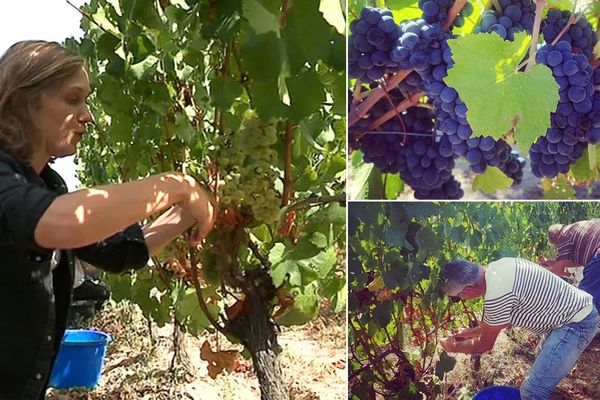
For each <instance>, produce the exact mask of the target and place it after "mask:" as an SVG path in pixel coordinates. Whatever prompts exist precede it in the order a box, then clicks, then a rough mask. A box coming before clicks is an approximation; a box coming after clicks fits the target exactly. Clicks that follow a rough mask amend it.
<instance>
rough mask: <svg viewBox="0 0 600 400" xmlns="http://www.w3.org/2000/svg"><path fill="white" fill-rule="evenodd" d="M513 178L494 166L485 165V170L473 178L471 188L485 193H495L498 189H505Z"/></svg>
mask: <svg viewBox="0 0 600 400" xmlns="http://www.w3.org/2000/svg"><path fill="white" fill-rule="evenodd" d="M512 183H513V180H512V179H510V178H509V177H508V176H506V175H505V174H504V172H502V171H500V169H498V168H496V167H487V169H486V171H485V172H484V173H483V174H481V175H477V176H476V177H475V179H474V180H473V190H475V191H476V190H479V189H481V190H482V191H484V192H486V193H490V194H493V193H496V192H497V191H498V190H501V189H506V188H507V187H509V186H510V185H512Z"/></svg>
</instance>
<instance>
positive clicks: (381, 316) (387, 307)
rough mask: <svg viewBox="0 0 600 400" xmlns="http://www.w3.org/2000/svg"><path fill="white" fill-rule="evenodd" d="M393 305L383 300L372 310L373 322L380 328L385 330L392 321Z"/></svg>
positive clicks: (389, 301)
mask: <svg viewBox="0 0 600 400" xmlns="http://www.w3.org/2000/svg"><path fill="white" fill-rule="evenodd" d="M393 311H394V303H392V301H391V300H385V301H384V302H382V303H379V304H377V306H375V310H373V321H374V322H375V323H376V324H377V325H379V326H380V327H382V328H385V327H386V326H387V325H388V324H389V323H390V321H391V319H392V312H393Z"/></svg>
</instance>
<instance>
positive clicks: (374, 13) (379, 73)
mask: <svg viewBox="0 0 600 400" xmlns="http://www.w3.org/2000/svg"><path fill="white" fill-rule="evenodd" d="M399 37H400V29H399V28H398V25H396V23H395V22H394V18H393V16H392V12H391V11H390V10H388V9H387V8H376V7H364V8H363V9H362V11H361V13H360V18H359V19H357V20H354V21H352V23H351V24H350V37H349V38H348V74H349V75H350V76H351V77H353V78H357V79H360V80H361V81H362V82H373V81H376V80H378V79H381V78H382V77H383V76H384V74H385V73H386V70H387V69H388V68H392V69H394V68H395V69H397V64H395V63H394V62H392V61H391V60H390V59H389V54H388V53H389V52H390V51H391V50H392V49H393V48H394V46H395V45H396V41H397V40H398V38H399Z"/></svg>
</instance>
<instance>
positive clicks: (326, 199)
mask: <svg viewBox="0 0 600 400" xmlns="http://www.w3.org/2000/svg"><path fill="white" fill-rule="evenodd" d="M328 203H340V204H345V203H346V193H345V192H342V193H340V194H337V195H335V196H310V197H307V198H305V199H303V200H300V201H297V202H296V203H293V204H290V205H289V206H287V207H285V209H284V212H285V213H288V212H290V211H292V210H302V209H304V208H311V207H315V206H320V205H323V204H328Z"/></svg>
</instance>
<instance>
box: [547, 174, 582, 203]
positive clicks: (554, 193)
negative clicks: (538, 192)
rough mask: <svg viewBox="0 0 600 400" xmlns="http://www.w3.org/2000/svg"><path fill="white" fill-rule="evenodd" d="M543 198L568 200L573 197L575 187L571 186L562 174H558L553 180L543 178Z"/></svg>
mask: <svg viewBox="0 0 600 400" xmlns="http://www.w3.org/2000/svg"><path fill="white" fill-rule="evenodd" d="M542 189H544V199H556V200H559V199H560V200H568V199H574V198H575V189H573V187H571V185H570V184H569V182H567V178H566V177H565V176H564V175H559V176H558V177H556V178H555V179H554V180H551V179H543V180H542Z"/></svg>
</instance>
